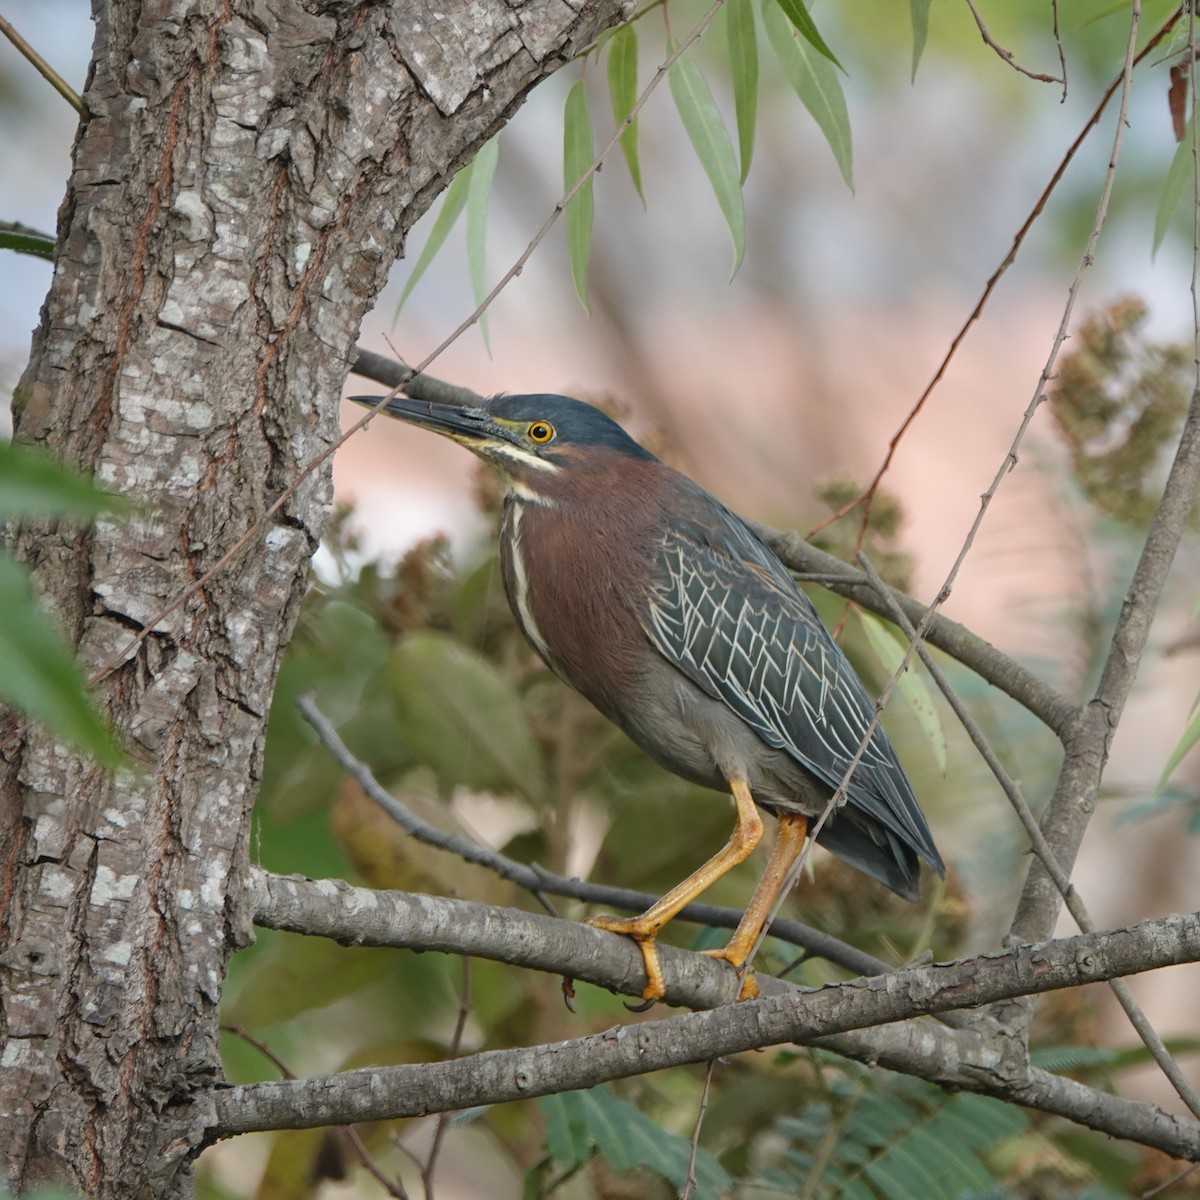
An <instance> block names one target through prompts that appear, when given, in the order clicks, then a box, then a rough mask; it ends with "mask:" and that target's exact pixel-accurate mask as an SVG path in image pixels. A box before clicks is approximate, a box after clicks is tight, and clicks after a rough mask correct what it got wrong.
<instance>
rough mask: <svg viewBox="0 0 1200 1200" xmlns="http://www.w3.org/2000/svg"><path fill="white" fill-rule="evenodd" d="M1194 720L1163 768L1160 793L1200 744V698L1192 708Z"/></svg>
mask: <svg viewBox="0 0 1200 1200" xmlns="http://www.w3.org/2000/svg"><path fill="white" fill-rule="evenodd" d="M1192 707H1193V710H1194V711H1193V713H1192V719H1191V720H1190V721H1189V722H1188V727H1187V728H1186V729H1185V730H1184V731H1183V736H1182V737H1181V738H1180V739H1179V741H1178V742H1176V744H1175V749H1174V750H1172V751H1171V754H1170V756H1169V757H1168V759H1167V762H1166V766H1164V767H1163V770H1162V775H1160V776H1159V780H1158V789H1157V790H1158V791H1160V792H1161V791H1162V790H1163V788H1164V787H1166V786H1167V780H1168V779H1170V778H1171V776H1172V774H1173V773H1174V771H1175V768H1176V767H1177V766H1179V764H1180V763H1181V762H1182V761H1183V759H1184V756H1185V755H1186V754H1188V753H1189V752H1190V751H1191V750H1192V748H1193V747H1194V746H1195V745H1196V743H1197V742H1200V696H1198V697H1197V698H1196V703H1195V704H1194V705H1193V706H1192Z"/></svg>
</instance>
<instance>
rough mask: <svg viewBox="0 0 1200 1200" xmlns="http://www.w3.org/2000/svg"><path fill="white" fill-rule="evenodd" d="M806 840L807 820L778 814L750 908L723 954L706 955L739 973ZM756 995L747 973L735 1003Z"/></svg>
mask: <svg viewBox="0 0 1200 1200" xmlns="http://www.w3.org/2000/svg"><path fill="white" fill-rule="evenodd" d="M807 837H808V818H807V817H802V816H797V815H795V814H792V813H781V814H780V817H779V834H778V838H777V839H776V842H775V849H774V850H773V851H772V853H771V859H770V861H769V862H768V863H767V869H766V870H765V871H764V872H763V876H762V878H761V879H760V880H759V881H758V887H756V888H755V889H754V895H753V896H751V897H750V904H749V906H748V907H747V908H746V912H745V914H744V915H743V916H742V919H741V921H740V922H739V923H738V927H737V929H736V930H735V931H734V935H733V937H731V938H730V939H729V945H728V946H726V947H725V949H724V950H708V951H706V952H705V953H707V954H709V955H710V956H711V957H713V958H720V959H724V961H725V962H727V963H729V965H730V966H732V967H733V968H734V969H735V970H739V971H740V970H741V969H742V966H743V964H744V963H745V961H746V959H747V958H748V957H749V955H750V952H751V951H752V950H753V949H754V943H755V942H756V941H758V934H759V931H760V930H761V929H762V927H763V923H764V922H765V921H766V919H767V917H768V916H769V915H770V912H771V908H772V906H773V905H774V903H775V899H776V897H777V896H778V895H779V889H780V888H781V887H782V886H783V881H784V878H785V877H786V875H787V873H788V871H789V870H790V869H791V866H792V863H794V862H795V861H796V859H797V858H799V857H800V851H801V850H803V849H804V842H805V839H806V838H807ZM757 995H758V984H757V983H755V981H754V975H753V974H752V973H751V972H749V971H747V972H746V977H745V979H743V980H742V990H741V992H740V993H739V994H738V999H739V1000H753V999H754V997H755V996H757Z"/></svg>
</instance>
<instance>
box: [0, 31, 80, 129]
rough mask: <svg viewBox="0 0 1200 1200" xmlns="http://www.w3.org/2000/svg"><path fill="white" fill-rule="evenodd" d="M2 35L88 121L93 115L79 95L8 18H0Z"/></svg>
mask: <svg viewBox="0 0 1200 1200" xmlns="http://www.w3.org/2000/svg"><path fill="white" fill-rule="evenodd" d="M0 33H2V34H4V36H5V37H6V38H8V40H9V41H10V42H12V44H13V46H14V47H16V49H17V50H18V51H19V52H20V53H21V54H22V55H24V56H25V58H27V59H28V60H29V62H30V64H31V65H32V66H33V69H34V70H35V71H37V73H38V74H39V75H40V76H41V77H42V78H43V79H44V80H45V81H46V82H47V83H48V84H49V85H50V86H51V87H52V88H53V89H54V90H55V91H56V92H57V93H58V94H59V95H60V96H62V98H63V99H64V100H65V101H66V102H67V103H68V104H69V105H70V106H71V107H72V108H73V109H74V110H75V111H76V112H77V113H78V114H79V115H80V117H81V118H82V119H83V120H85V121H86V120H88V119H89V118H90V117H91V115H92V114H91V113H90V112H88V106H87V105H86V104H84V102H83V100H82V98H81V97H80V95H79V93H78V92H77V91H76V90H75V89H74V88H73V87H72V86H71V85H70V84H69V83H68V82H67V81H66V80H65V79H64V78H63V77H62V76H61V75H60V74H59V73H58V72H57V71H56V70H55V69H54V68H53V67H52V66H51V65H50V64H49V63H48V62H47V61H46V60H45V59H44V58H43V57H42V56H41V55H40V54H39V53H38V52H37V51H36V50H35V49H34V48H33V47H32V46H31V45H30V44H29V43H28V42H27V41H26V40H25V39H24V38H23V37H22V36H21V35H20V34H19V33H18V32H17V31H16V29H15V28H14V27H13V24H12V22H11V21H9V20H8V18H7V17H4V16H0Z"/></svg>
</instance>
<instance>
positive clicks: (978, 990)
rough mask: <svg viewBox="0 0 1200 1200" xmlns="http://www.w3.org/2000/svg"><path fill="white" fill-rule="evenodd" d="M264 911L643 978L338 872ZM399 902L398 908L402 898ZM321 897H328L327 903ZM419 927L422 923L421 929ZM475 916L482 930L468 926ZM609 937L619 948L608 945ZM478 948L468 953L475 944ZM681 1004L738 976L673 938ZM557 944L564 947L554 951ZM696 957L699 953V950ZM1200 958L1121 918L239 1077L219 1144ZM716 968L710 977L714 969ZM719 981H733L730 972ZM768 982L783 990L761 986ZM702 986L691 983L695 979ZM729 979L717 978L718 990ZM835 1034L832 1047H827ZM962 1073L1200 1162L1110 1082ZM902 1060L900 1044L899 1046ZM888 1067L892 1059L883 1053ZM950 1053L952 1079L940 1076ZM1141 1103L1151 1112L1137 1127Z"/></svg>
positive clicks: (600, 952)
mask: <svg viewBox="0 0 1200 1200" xmlns="http://www.w3.org/2000/svg"><path fill="white" fill-rule="evenodd" d="M255 892H256V895H255V896H254V901H255V908H256V910H257V913H258V917H257V919H258V920H259V921H260V923H268V920H269V923H271V924H273V925H275V926H276V927H283V928H287V927H289V925H288V919H289V918H288V917H287V912H288V910H289V909H290V911H291V914H292V917H295V915H296V914H297V913H299V912H302V911H303V912H304V913H305V915H304V919H303V923H304V927H305V928H306V929H311V928H312V927H313V925H314V923H315V922H316V920H317V919H318V918H317V915H316V913H315V911H314V910H315V909H317V908H320V907H321V906H322V905H321V898H322V897H324V898H326V899H329V898H333V897H336V896H341V897H342V898H343V899H345V900H347V901H348V904H347V908H348V909H349V910H350V911H351V912H352V914H353V916H354V920H353V925H352V928H353V929H354V931H355V932H354V940H356V941H359V942H362V943H363V944H381V942H382V940H383V938H384V936H386V930H385V926H386V925H387V923H388V921H389V919H390V917H389V910H392V911H394V912H397V913H400V914H402V915H403V916H404V919H405V920H406V921H407V922H408V927H407V928H404V929H397V930H393V931H392V934H391V938H392V944H394V943H395V941H396V940H403V941H405V942H406V943H408V944H416V943H417V942H418V941H420V942H421V943H422V944H423V947H424V948H427V949H449V950H453V951H455V952H466V953H478V952H480V950H482V949H484V948H486V946H487V945H488V944H489V943H490V944H491V945H492V946H493V947H494V946H495V945H496V944H498V943H500V942H506V943H507V944H508V946H509V947H510V948H511V956H512V958H513V960H514V961H519V962H522V963H524V964H526V965H536V966H538V967H540V968H541V969H546V970H551V971H554V972H556V973H558V972H565V973H571V974H575V975H577V976H578V977H580V978H588V977H589V976H591V977H596V976H597V975H598V974H599V972H598V971H596V969H595V966H596V964H597V963H603V964H605V967H606V969H611V970H612V971H613V977H612V978H611V979H609V980H608V981H606V982H607V983H608V985H609V986H618V987H625V988H627V989H629V990H636V988H637V987H640V975H641V966H640V962H639V961H638V959H639V955H638V953H637V951H636V949H635V948H634V947H632V946H631V945H628V944H626V940H625V939H622V938H617V937H614V936H612V935H608V934H603V933H601V932H600V931H597V930H592V929H588V928H586V927H582V926H577V925H572V924H569V923H566V922H561V921H554V920H553V919H551V918H547V917H543V916H540V915H538V914H529V913H516V912H511V911H505V910H499V909H489V908H487V906H482V905H466V904H465V902H461V901H449V900H442V899H437V898H434V897H424V896H423V897H404V896H401V895H399V894H396V893H370V892H366V891H365V890H364V889H350V888H349V887H348V885H345V884H340V883H336V882H334V881H328V880H327V881H323V882H321V883H319V884H314V883H310V882H308V881H305V880H299V879H283V878H280V877H278V876H271V875H268V874H267V873H266V872H258V873H257V874H256V877H255ZM393 906H394V908H393ZM326 907H329V908H332V905H327V906H326ZM422 923H424V924H425V928H424V930H422V929H420V926H421V924H422ZM471 927H474V928H473V929H472V928H471ZM606 943H609V944H606ZM468 946H469V947H470V949H468V948H467V947H468ZM663 950H664V958H665V964H664V965H665V966H666V971H667V976H668V979H669V980H670V981H671V983H670V986H671V988H672V992H671V996H672V999H674V998H676V996H678V995H679V992H680V991H681V990H682V988H683V987H684V986H685V985H684V983H683V982H681V981H687V987H688V990H689V992H691V993H692V996H693V998H695V997H697V996H698V995H700V994H702V995H703V997H704V999H706V1000H713V1001H717V1002H718V1003H719V1002H720V1000H721V999H722V998H723V997H724V996H727V995H728V994H729V992H730V991H731V990H732V986H733V980H732V976H731V974H730V973H729V972H728V971H727V970H725V969H724V968H723V967H721V965H720V964H718V963H714V962H711V961H709V960H706V959H704V958H703V956H699V955H689V954H687V953H686V952H684V951H677V950H675V951H673V950H671V949H670V948H668V947H663ZM560 955H561V957H559V956H560ZM689 960H694V961H689ZM1197 960H1200V914H1197V913H1193V914H1189V915H1186V916H1169V917H1161V918H1158V919H1156V920H1153V921H1146V922H1143V923H1142V924H1140V925H1136V926H1131V927H1129V928H1127V929H1119V930H1110V931H1106V932H1105V933H1102V934H1091V935H1082V936H1078V937H1074V938H1063V939H1058V940H1055V941H1050V942H1046V943H1043V944H1042V945H1039V946H1020V947H1014V948H1011V949H1009V950H1006V951H1002V952H998V953H994V954H987V955H982V956H979V957H977V958H973V959H968V960H964V961H962V962H957V963H948V964H935V965H933V966H920V967H910V968H907V969H904V970H901V971H896V972H894V973H892V974H890V975H887V976H882V977H876V978H873V979H858V980H853V981H851V982H849V983H845V984H836V985H830V986H827V987H824V988H819V989H816V990H813V991H801V990H799V989H795V990H788V991H787V992H786V994H776V995H768V996H764V998H762V999H760V1000H755V1001H751V1002H749V1003H746V1004H736V1005H735V1004H720V1006H719V1007H717V1008H714V1009H711V1010H708V1011H700V1012H692V1013H688V1014H684V1015H682V1016H675V1017H671V1018H667V1019H665V1020H660V1021H651V1022H644V1023H641V1024H635V1025H631V1026H628V1027H623V1028H618V1029H614V1030H609V1031H608V1032H606V1033H602V1034H596V1035H592V1036H589V1037H584V1038H576V1039H571V1040H568V1041H565V1042H559V1043H555V1044H552V1045H545V1046H535V1047H530V1048H527V1049H517V1050H503V1051H490V1052H487V1053H483V1054H476V1055H469V1056H467V1057H465V1058H462V1059H459V1060H457V1061H454V1062H447V1063H441V1064H415V1065H411V1066H401V1067H387V1068H377V1069H370V1070H362V1071H351V1072H347V1073H345V1074H342V1075H338V1076H332V1077H320V1078H315V1079H310V1080H304V1081H295V1082H289V1081H277V1082H273V1083H262V1084H252V1085H248V1086H244V1087H237V1088H231V1089H229V1090H228V1091H225V1092H222V1093H218V1094H217V1096H216V1106H217V1117H216V1120H215V1122H214V1125H213V1127H212V1128H211V1129H210V1131H209V1134H208V1137H209V1140H216V1139H218V1138H221V1137H227V1136H230V1135H232V1134H236V1133H246V1132H250V1131H253V1130H261V1129H283V1128H305V1127H310V1126H316V1125H325V1124H346V1123H351V1122H357V1121H365V1120H384V1119H391V1118H396V1117H404V1116H424V1115H427V1114H429V1113H433V1112H442V1111H448V1110H451V1109H460V1108H465V1107H469V1106H471V1105H475V1104H490V1103H500V1102H503V1101H507V1100H515V1099H524V1098H529V1097H531V1096H538V1095H544V1094H547V1093H550V1092H558V1091H565V1090H570V1089H574V1088H581V1087H591V1086H594V1085H595V1084H597V1083H602V1082H604V1081H606V1080H611V1079H618V1078H623V1077H626V1076H630V1075H637V1074H643V1073H646V1072H648V1071H654V1070H661V1069H663V1068H666V1067H670V1066H679V1065H683V1064H685V1063H694V1062H702V1061H705V1060H707V1059H709V1058H711V1057H713V1056H714V1055H720V1054H733V1053H738V1052H740V1051H743V1050H749V1049H756V1048H760V1047H764V1046H771V1045H778V1044H780V1043H783V1042H800V1043H811V1042H813V1041H815V1040H817V1039H820V1038H830V1037H831V1035H848V1034H851V1033H852V1031H859V1030H865V1029H866V1028H867V1027H870V1026H876V1025H882V1024H886V1023H889V1022H895V1021H907V1020H908V1019H910V1018H912V1017H913V1016H916V1015H920V1014H923V1013H939V1012H945V1011H949V1010H953V1009H957V1008H961V1007H963V1006H969V1005H977V1004H987V1003H993V1002H995V1001H998V1000H1000V999H1003V998H1005V997H1015V996H1022V995H1031V994H1037V993H1041V992H1046V991H1052V990H1055V989H1058V988H1064V987H1078V986H1081V985H1083V984H1086V983H1095V982H1100V981H1102V980H1106V979H1111V978H1114V977H1116V976H1120V975H1126V974H1132V973H1136V972H1140V971H1145V970H1153V969H1157V968H1159V967H1163V966H1169V965H1174V964H1178V963H1182V962H1192V961H1197ZM710 973H711V974H710ZM722 977H723V978H722ZM764 983H765V984H767V985H768V986H771V987H772V989H775V988H784V987H786V986H787V985H783V984H778V983H771V982H770V981H764ZM693 985H694V987H693ZM722 985H723V986H722ZM904 1028H905V1030H906V1031H908V1030H910V1029H914V1028H915V1029H916V1033H915V1034H913V1035H912V1037H913V1042H912V1044H911V1045H910V1056H911V1049H912V1045H915V1044H916V1043H917V1042H919V1040H920V1039H922V1038H926V1037H928V1038H940V1037H942V1036H943V1035H944V1037H945V1038H948V1039H964V1043H963V1044H964V1045H965V1044H966V1043H967V1042H969V1041H970V1039H972V1038H974V1037H975V1036H977V1035H975V1034H973V1033H971V1032H960V1031H952V1030H951V1031H943V1030H941V1028H940V1027H937V1026H932V1025H930V1026H924V1025H922V1024H921V1023H918V1025H917V1026H915V1027H914V1026H906V1027H904ZM827 1044H829V1043H827ZM975 1054H976V1057H975V1062H974V1063H973V1064H969V1065H968V1066H967V1067H966V1068H964V1067H963V1066H962V1065H961V1064H960V1071H959V1074H960V1075H962V1076H965V1078H962V1079H961V1080H959V1081H958V1082H957V1085H958V1086H964V1087H970V1088H972V1089H973V1090H978V1091H981V1092H985V1093H989V1094H1002V1095H1004V1096H1005V1097H1006V1098H1009V1099H1014V1100H1018V1101H1019V1102H1020V1103H1022V1104H1027V1105H1032V1106H1035V1107H1042V1106H1043V1104H1045V1106H1047V1107H1049V1108H1050V1110H1051V1111H1058V1112H1061V1113H1062V1115H1064V1116H1069V1117H1070V1118H1071V1119H1072V1120H1076V1121H1079V1122H1081V1123H1083V1124H1086V1125H1089V1126H1090V1127H1092V1128H1098V1129H1104V1130H1105V1131H1107V1132H1110V1133H1112V1134H1114V1135H1116V1136H1121V1137H1128V1136H1130V1129H1136V1130H1137V1131H1138V1134H1139V1135H1145V1136H1144V1137H1139V1140H1144V1141H1145V1142H1146V1144H1149V1145H1155V1146H1157V1147H1159V1148H1160V1149H1163V1150H1164V1151H1165V1152H1167V1153H1169V1154H1173V1155H1175V1156H1177V1157H1182V1158H1200V1127H1197V1126H1195V1125H1193V1124H1191V1123H1188V1122H1185V1121H1180V1120H1178V1119H1176V1118H1173V1117H1170V1116H1168V1115H1167V1114H1165V1113H1162V1112H1161V1111H1160V1110H1157V1109H1154V1108H1153V1107H1152V1106H1144V1105H1129V1103H1128V1102H1123V1101H1115V1098H1110V1099H1111V1100H1113V1101H1114V1102H1112V1103H1110V1102H1108V1101H1104V1100H1103V1099H1101V1097H1102V1094H1101V1093H1095V1092H1093V1091H1092V1089H1088V1088H1082V1087H1081V1086H1079V1085H1069V1084H1067V1083H1064V1082H1062V1081H1055V1080H1054V1079H1053V1077H1045V1076H1044V1075H1043V1073H1039V1072H1025V1073H1023V1074H1020V1075H1017V1076H1015V1077H1014V1076H1011V1075H1009V1076H1006V1073H1005V1070H1004V1067H1003V1064H1002V1062H1000V1061H999V1060H998V1059H997V1058H996V1057H995V1056H989V1055H988V1054H987V1053H986V1051H985V1053H984V1054H982V1055H980V1054H979V1052H978V1049H977V1050H976V1052H975ZM897 1057H899V1055H897ZM885 1065H894V1062H893V1061H887V1062H886V1064H885ZM951 1065H952V1064H950V1063H949V1062H946V1063H944V1064H943V1072H942V1078H943V1081H945V1070H944V1068H948V1067H950V1066H951ZM1134 1110H1137V1112H1139V1113H1140V1114H1141V1117H1142V1119H1141V1120H1140V1121H1139V1122H1129V1121H1128V1117H1129V1116H1130V1115H1131V1113H1132V1112H1133V1111H1134Z"/></svg>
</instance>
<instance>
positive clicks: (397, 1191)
mask: <svg viewBox="0 0 1200 1200" xmlns="http://www.w3.org/2000/svg"><path fill="white" fill-rule="evenodd" d="M341 1132H342V1133H344V1134H345V1135H346V1140H347V1141H348V1142H349V1143H350V1145H351V1146H353V1147H354V1152H355V1153H356V1154H357V1155H358V1158H359V1161H360V1162H361V1163H362V1165H363V1169H364V1170H365V1171H366V1172H367V1174H368V1175H370V1176H371V1178H372V1179H374V1180H375V1182H376V1183H377V1184H379V1186H380V1187H381V1188H383V1190H384V1191H385V1192H387V1194H388V1195H389V1196H392V1197H394V1198H395V1200H409V1196H408V1192H407V1191H406V1190H405V1187H404V1184H403V1183H401V1182H400V1180H399V1179H397V1178H393V1177H392V1176H391V1175H389V1174H388V1173H387V1172H386V1171H384V1170H383V1168H382V1167H380V1165H379V1164H378V1163H377V1162H376V1161H375V1156H374V1155H373V1154H372V1153H371V1151H370V1150H368V1149H367V1144H366V1142H364V1141H363V1140H362V1136H361V1135H360V1134H359V1132H358V1130H357V1129H355V1128H354V1126H353V1125H347V1126H345V1128H344V1129H342V1131H341Z"/></svg>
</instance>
